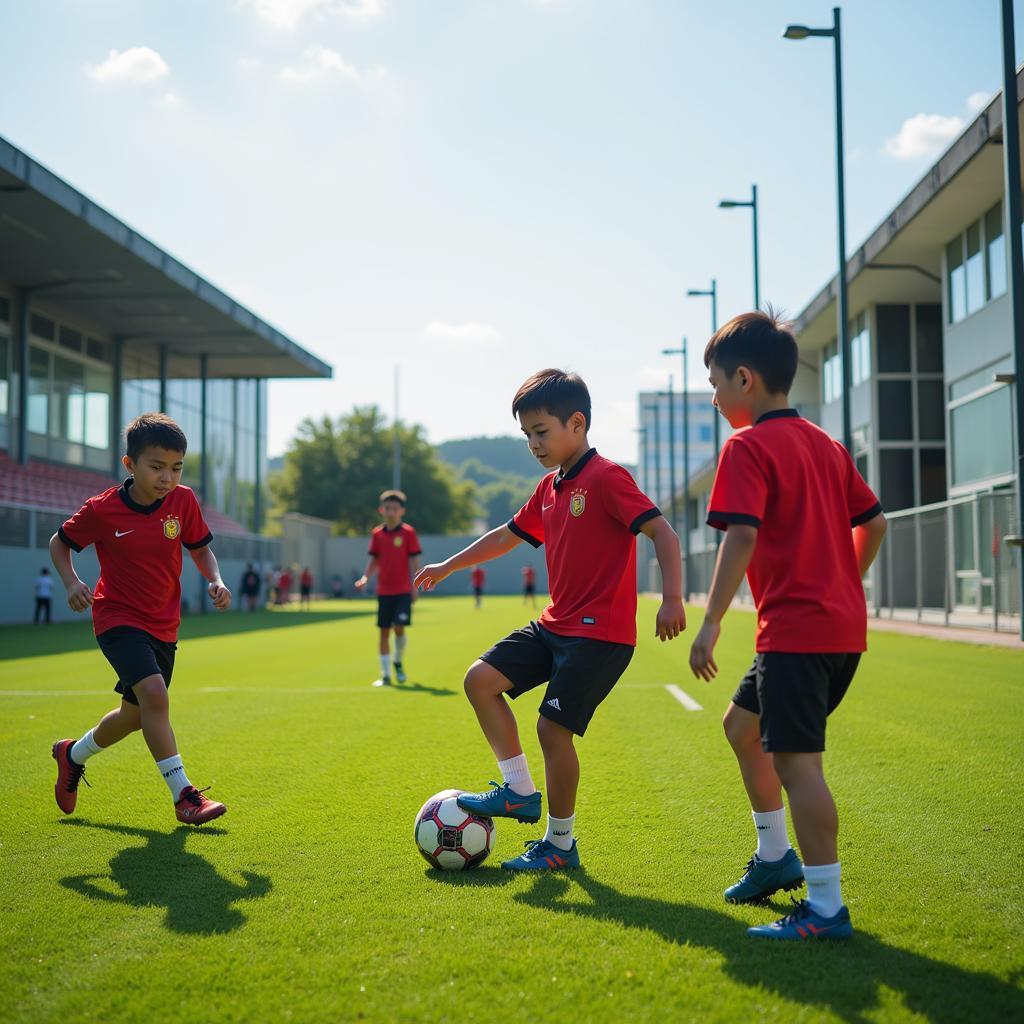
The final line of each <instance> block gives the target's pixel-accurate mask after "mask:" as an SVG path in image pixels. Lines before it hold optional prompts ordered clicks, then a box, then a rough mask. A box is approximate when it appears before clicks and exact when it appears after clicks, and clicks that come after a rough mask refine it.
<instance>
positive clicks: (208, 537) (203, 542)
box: [181, 530, 213, 551]
mask: <svg viewBox="0 0 1024 1024" xmlns="http://www.w3.org/2000/svg"><path fill="white" fill-rule="evenodd" d="M212 540H213V534H212V533H210V532H209V530H207V532H206V536H205V537H203V539H202V540H196V541H193V542H192V543H191V544H189V543H187V542H186V541H182V542H181V543H182V545H183V546H184V547H186V548H188V549H189V551H196V550H198V549H199V548H205V547H206V545H207V544H209V543H210V541H212Z"/></svg>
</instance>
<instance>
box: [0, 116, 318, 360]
mask: <svg viewBox="0 0 1024 1024" xmlns="http://www.w3.org/2000/svg"><path fill="white" fill-rule="evenodd" d="M0 282H9V283H11V284H13V285H14V286H16V287H28V288H33V289H38V291H35V292H34V293H33V299H32V301H33V304H34V305H35V304H45V305H46V306H47V307H52V308H56V309H59V310H62V311H66V312H67V314H68V315H77V316H78V317H80V318H81V319H82V320H83V321H84V322H86V323H92V324H94V325H96V326H97V328H98V329H100V328H102V329H103V330H105V331H106V332H108V333H109V334H110V335H112V336H119V337H122V338H124V339H126V340H129V341H130V342H131V343H133V344H135V343H146V342H150V343H153V344H158V343H166V344H167V346H168V350H169V354H170V357H171V358H172V360H173V359H174V357H175V356H179V357H180V356H186V357H188V356H199V355H202V354H205V355H206V356H207V357H208V366H207V372H208V373H209V375H210V376H211V377H330V376H331V375H332V373H333V370H332V369H331V367H330V366H329V365H328V364H327V363H325V362H323V361H322V360H320V359H318V358H317V357H316V356H314V355H312V354H311V353H310V352H307V351H306V350H305V349H304V348H301V347H300V346H299V345H297V344H296V343H295V342H294V341H292V340H291V339H290V338H288V337H286V336H285V335H284V334H282V333H281V332H280V331H278V330H277V329H276V328H274V327H271V326H270V324H268V323H265V322H264V321H263V320H261V319H260V318H259V317H257V316H256V315H255V314H254V313H252V312H250V311H249V310H248V309H246V308H245V307H244V306H242V305H240V304H239V303H238V302H236V301H235V300H234V299H232V298H231V297H230V296H229V295H226V294H225V293H224V292H222V291H221V290H220V289H218V288H215V287H214V286H213V285H212V284H210V283H209V282H208V281H206V280H204V279H203V278H201V277H200V276H199V275H198V274H197V273H196V272H195V271H193V270H190V269H189V268H188V267H186V266H185V265H184V264H183V263H180V262H179V261H178V260H176V259H174V257H173V256H170V255H168V254H167V253H166V252H164V251H163V250H162V249H160V248H158V247H157V246H156V245H154V244H153V243H152V242H151V241H149V240H148V239H147V238H144V237H143V236H142V235H140V234H139V233H138V232H136V231H133V230H132V229H131V228H130V227H128V225H127V224H125V223H124V222H123V221H120V220H118V219H117V217H115V216H114V215H113V214H112V213H110V212H109V211H107V210H105V209H103V207H101V206H98V205H97V204H96V203H94V202H93V201H92V200H91V199H89V198H87V197H86V196H84V195H82V193H81V192H79V191H78V190H77V189H75V188H72V186H71V185H69V184H68V183H67V182H66V181H63V180H62V179H61V178H58V177H57V175H56V174H54V173H53V172H52V171H49V170H47V168H45V167H43V166H42V165H41V164H39V163H37V162H36V161H35V160H33V159H32V158H31V157H29V156H27V155H26V154H25V153H23V152H22V151H21V150H19V149H17V148H16V147H15V146H13V145H12V144H11V143H10V142H8V141H7V140H6V139H4V138H3V137H2V136H0ZM196 362H197V360H191V359H185V360H181V365H180V366H179V367H176V368H175V373H174V376H177V377H187V376H195V375H196V373H197V371H196V370H195V369H194V368H191V367H193V366H194V364H195V363H196Z"/></svg>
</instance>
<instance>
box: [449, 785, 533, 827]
mask: <svg viewBox="0 0 1024 1024" xmlns="http://www.w3.org/2000/svg"><path fill="white" fill-rule="evenodd" d="M491 785H492V786H493V787H494V789H491V790H488V791H487V792H486V793H463V794H461V795H460V796H459V798H458V800H457V801H456V803H458V805H459V806H460V807H461V808H462V809H463V810H464V811H469V812H470V813H471V814H482V815H483V816H484V817H485V818H515V820H516V821H521V822H523V823H525V824H527V825H535V824H536V823H537V822H538V821H540V792H539V791H537V792H535V793H531V794H530V795H529V796H520V795H519V794H518V793H516V792H515V791H514V790H513V789H512V787H511V786H509V784H508V783H507V782H506V783H505V785H503V786H499V785H498V783H497V782H495V781H494V780H493V779H491Z"/></svg>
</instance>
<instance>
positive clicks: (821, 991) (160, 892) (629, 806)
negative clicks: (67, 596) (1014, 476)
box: [0, 598, 1024, 1024]
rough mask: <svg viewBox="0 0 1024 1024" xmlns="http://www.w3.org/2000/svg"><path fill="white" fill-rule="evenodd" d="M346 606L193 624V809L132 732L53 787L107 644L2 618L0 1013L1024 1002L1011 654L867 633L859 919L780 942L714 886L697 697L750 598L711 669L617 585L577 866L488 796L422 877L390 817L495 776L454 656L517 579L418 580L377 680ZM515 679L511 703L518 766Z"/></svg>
mask: <svg viewBox="0 0 1024 1024" xmlns="http://www.w3.org/2000/svg"><path fill="white" fill-rule="evenodd" d="M372 611H373V606H372V604H371V602H367V601H361V602H346V603H344V604H340V605H337V604H320V605H315V606H314V609H313V611H311V612H309V613H299V612H297V611H293V610H288V611H283V612H264V613H258V614H256V615H251V616H250V615H247V614H242V613H232V614H230V615H225V616H214V615H210V616H206V617H204V618H195V619H190V620H187V621H186V623H185V625H184V628H183V629H182V643H181V645H180V648H179V653H178V664H177V668H176V673H177V674H176V676H175V679H174V683H173V686H172V688H171V696H172V700H171V708H172V718H173V722H174V725H175V729H176V731H177V735H178V738H179V742H180V746H181V750H182V752H183V755H184V758H185V764H186V767H187V769H188V771H189V774H190V777H191V779H192V781H193V782H195V783H196V785H199V786H204V785H209V784H212V785H213V789H212V791H211V794H210V795H211V796H212V797H214V798H216V799H220V800H223V801H224V802H225V803H227V805H228V807H229V813H228V815H227V817H225V818H223V819H221V820H220V821H218V822H217V823H216V825H215V826H206V827H204V828H202V829H198V830H197V829H189V828H187V827H185V826H178V825H177V824H176V822H175V821H174V819H173V815H172V808H171V804H170V800H169V798H168V794H167V791H166V788H165V786H164V784H163V782H162V781H161V779H160V778H159V776H158V774H157V772H156V771H155V769H154V768H153V766H152V763H151V761H150V758H149V755H148V752H147V751H146V749H145V746H144V744H143V741H142V738H141V736H134V737H131V738H129V739H128V740H126V741H125V742H124V743H122V744H120V745H119V746H118V747H116V748H114V749H112V750H110V751H108V752H106V753H103V754H101V755H99V756H97V757H96V758H94V759H93V760H92V761H90V763H89V772H88V777H89V779H90V781H91V782H92V784H93V788H92V789H88V788H86V787H85V786H83V787H82V788H81V791H80V796H79V804H78V810H77V812H76V814H75V815H74V816H73V817H71V818H68V819H64V818H63V816H62V815H61V814H60V813H59V811H58V810H57V808H56V806H55V804H54V801H53V795H52V786H53V778H54V765H53V761H52V760H51V759H50V756H49V754H50V744H51V743H52V741H53V740H55V739H57V738H58V737H63V736H75V737H77V736H79V735H81V733H83V732H84V731H85V730H86V729H87V728H88V727H89V726H91V725H93V724H94V722H95V721H96V720H97V718H98V716H99V715H100V714H101V713H102V712H103V711H105V710H107V709H108V708H109V707H112V706H113V704H114V695H113V694H112V693H111V692H110V687H111V685H112V679H111V673H110V670H109V668H108V667H107V665H106V662H105V661H104V659H103V657H102V655H101V654H100V653H99V652H98V650H97V649H96V648H95V646H94V644H93V641H92V638H91V635H90V632H89V628H88V625H87V624H86V623H82V624H81V625H79V624H73V625H61V626H52V627H49V628H38V629H33V628H31V627H27V628H12V629H4V630H0V691H3V693H2V695H0V779H2V783H3V793H4V800H3V804H2V809H0V832H2V844H3V846H2V849H0V862H2V870H0V921H2V927H0V935H2V940H0V954H2V958H0V1019H3V1020H18V1021H37V1020H53V1021H58V1020H59V1021H66V1020H73V1021H75V1022H76V1024H77V1022H82V1021H93V1020H95V1021H115V1020H143V1019H154V1020H157V1019H159V1020H168V1019H170V1020H188V1021H200V1020H222V1021H234V1020H261V1021H273V1020H289V1019H293V1020H296V1021H337V1020H343V1019H344V1020H349V1019H367V1020H410V1021H412V1020H423V1021H427V1020H430V1021H435V1020H467V1019H474V1018H483V1019H491V1020H498V1021H504V1020H521V1019H525V1018H526V1017H527V1016H529V1017H535V1018H540V1017H545V1016H548V1015H549V1008H551V1007H560V1008H561V1009H560V1011H559V1015H562V1013H563V1011H566V1010H567V1011H568V1012H569V1013H570V1016H571V1018H572V1019H589V1020H591V1021H600V1020H616V1021H630V1020H638V1021H640V1020H643V1021H650V1020H672V1021H685V1020H701V1021H704V1020H723V1021H734V1020H747V1019H750V1018H752V1017H756V1018H763V1019H775V1020H781V1021H787V1022H788V1021H803V1020H843V1021H861V1020H863V1021H883V1020H884V1021H900V1020H907V1021H909V1020H915V1021H919V1020H933V1021H953V1020H965V1021H966V1020H969V1021H972V1022H975V1021H979V1020H983V1021H994V1020H1004V1019H1011V1018H1013V1017H1016V1019H1021V1016H1022V1014H1024V992H1022V987H1021V979H1022V967H1024V954H1022V952H1021V942H1020V936H1021V931H1022V921H1021V916H1022V915H1021V899H1020V877H1021V875H1020V872H1021V854H1022V852H1024V849H1022V832H1021V820H1020V800H1019V766H1020V755H1021V740H1020V737H1021V735H1022V726H1024V721H1022V718H1024V715H1022V696H1021V687H1022V681H1024V679H1022V676H1024V673H1022V667H1024V658H1022V655H1021V653H1020V652H1019V651H1011V650H1000V649H995V648H981V647H973V646H966V645H960V644H954V643H944V642H939V641H932V640H927V639H920V638H914V637H903V636H898V635H893V634H875V635H873V636H872V637H871V650H870V652H869V654H868V656H867V657H866V658H865V660H864V662H863V664H862V668H861V671H860V673H859V674H858V677H857V679H856V681H855V683H854V685H853V687H852V689H851V691H850V694H849V696H848V697H847V699H846V701H845V702H844V704H843V705H842V707H841V708H840V709H839V711H838V712H837V714H836V715H835V717H834V719H833V721H832V723H831V724H830V727H829V745H830V752H829V754H828V755H827V767H828V774H829V778H830V781H831V783H832V786H833V789H834V792H835V795H836V798H837V801H838V804H839V808H840V815H841V819H842V834H841V836H840V840H841V859H842V861H843V869H844V895H845V897H846V900H847V902H848V904H849V906H850V908H851V912H852V914H853V920H854V925H855V927H856V929H857V934H856V936H855V937H854V939H853V940H852V941H851V942H849V943H847V944H826V943H822V944H819V945H815V946H807V945H799V946H791V945H785V946H779V945H774V944H756V943H755V942H754V941H753V940H750V939H748V938H747V937H746V935H745V934H744V929H745V928H746V926H747V925H749V924H752V923H761V922H764V921H769V920H772V919H774V918H775V917H777V916H779V915H780V914H781V913H782V912H784V911H785V909H786V907H787V906H788V902H787V901H784V900H779V901H778V902H776V903H775V904H774V905H772V906H770V907H732V906H727V905H725V904H724V903H723V902H722V896H721V893H722V890H723V889H724V888H725V886H726V885H728V884H729V883H731V882H732V881H734V880H735V879H736V878H737V877H738V876H739V874H740V873H741V871H742V868H743V865H744V862H745V861H746V859H747V857H748V856H749V855H750V852H751V850H752V848H753V829H752V825H751V820H750V815H749V809H748V807H747V804H746V801H745V799H744V796H743V792H742V789H741V786H740V782H739V778H738V774H737V771H736V768H735V765H734V763H733V760H732V755H731V753H730V752H729V750H728V748H727V746H726V744H725V741H724V739H723V737H722V735H721V728H720V724H719V719H720V716H721V712H722V710H723V709H724V707H725V705H726V703H727V701H728V699H729V696H730V694H731V692H732V688H733V687H734V685H735V683H736V681H737V679H738V678H739V677H740V675H741V674H742V672H743V671H744V670H745V669H746V667H747V665H748V663H749V659H750V652H751V641H752V629H753V624H752V616H750V615H748V614H743V613H737V612H732V613H730V615H729V617H728V619H727V620H726V628H725V631H724V636H723V639H722V641H721V644H720V648H719V658H718V663H719V666H720V668H721V675H720V679H719V681H717V682H716V683H714V684H711V685H708V684H704V683H701V682H697V681H695V680H693V678H692V677H691V676H690V675H689V672H688V671H687V670H686V667H685V666H686V657H687V653H688V649H689V639H688V637H689V634H688V635H687V636H685V637H684V638H682V639H680V640H677V641H675V642H673V643H671V644H664V645H662V644H659V643H658V642H657V641H656V640H654V639H653V638H652V637H651V636H650V634H651V633H652V631H653V621H654V612H655V605H654V603H653V602H651V601H649V600H644V601H642V602H641V607H640V622H641V633H642V636H641V642H640V646H639V648H638V650H637V654H636V657H635V658H634V660H633V663H632V665H631V666H630V669H629V671H628V673H627V674H626V676H625V677H624V678H623V680H622V682H621V683H620V684H619V686H618V687H617V688H616V690H615V691H614V693H613V695H612V696H611V697H610V698H609V700H608V701H607V702H606V704H605V705H604V706H603V707H602V708H601V710H600V711H599V713H598V714H597V716H596V718H595V719H594V722H593V724H592V725H591V728H590V731H589V733H588V735H587V737H586V738H585V740H583V741H582V742H581V743H580V745H579V749H580V753H581V759H582V764H583V779H582V785H581V791H580V799H579V804H578V808H577V814H578V817H577V820H578V833H577V834H578V836H579V839H580V851H581V855H582V859H583V863H584V866H585V870H583V871H580V872H575V873H572V874H571V875H564V874H563V875H545V876H543V877H522V876H516V877H512V876H510V875H509V874H507V873H504V872H502V871H501V870H500V869H499V867H498V863H499V861H500V860H502V859H504V858H506V857H509V856H512V855H514V854H515V853H516V852H518V850H519V849H520V848H521V843H522V842H523V841H524V840H526V839H528V838H534V837H537V836H539V835H540V834H541V828H542V826H540V827H530V826H523V825H518V824H516V823H513V822H508V821H503V820H502V821H499V822H498V834H497V842H496V849H495V851H494V852H493V853H492V855H491V858H490V860H489V861H488V862H487V863H485V864H484V865H483V866H482V867H481V868H478V869H477V870H475V871H471V872H465V873H458V874H447V875H442V874H440V873H438V872H433V871H430V870H429V869H427V868H426V866H425V865H424V863H423V861H422V860H421V859H420V857H419V855H418V854H417V852H416V849H415V846H414V843H413V838H412V824H413V816H414V814H415V812H416V810H417V809H418V808H419V806H420V804H421V803H422V802H423V800H424V799H425V798H426V797H427V796H429V795H430V794H431V793H433V792H435V791H437V790H440V789H444V788H446V787H449V786H459V787H462V788H472V789H475V788H482V787H483V786H484V785H485V784H486V782H487V780H488V779H490V778H492V777H494V776H495V774H496V771H495V766H494V763H493V760H492V758H491V755H490V752H489V750H488V749H487V747H486V745H485V742H484V740H483V738H482V737H481V736H480V733H479V731H478V729H477V725H476V721H475V718H474V716H473V713H472V711H471V709H470V707H469V705H468V703H467V702H466V701H465V699H464V697H463V696H462V692H461V680H462V675H463V672H464V670H465V668H466V666H467V665H468V664H469V663H470V662H471V661H472V660H473V658H474V657H475V656H476V655H477V654H478V653H480V652H481V651H482V650H484V649H485V648H486V647H487V646H489V645H490V643H491V642H492V641H494V640H496V639H498V638H499V637H501V636H503V635H504V634H505V633H506V632H508V631H509V630H510V629H512V628H514V627H516V626H518V625H521V624H522V623H523V622H524V621H525V619H526V615H525V613H524V609H523V607H522V604H521V602H520V601H519V600H517V599H513V598H488V599H487V600H486V601H485V606H484V609H483V610H482V611H479V612H478V611H474V609H473V608H472V607H471V602H470V600H469V599H467V598H446V599H443V600H439V599H428V600H424V601H421V602H420V603H419V604H417V606H416V613H415V620H416V624H415V627H414V628H413V630H412V638H411V642H410V646H409V652H408V655H407V659H406V660H407V667H408V670H409V672H410V681H411V682H412V684H413V685H411V686H409V687H406V688H405V689H404V690H403V689H398V688H395V689H392V690H387V691H381V690H374V689H372V688H371V687H370V686H369V683H370V681H371V680H372V679H373V678H374V677H375V675H376V674H377V659H376V653H375V646H376V641H375V626H374V619H373V617H372ZM690 621H691V632H692V630H693V629H694V628H695V627H696V625H698V624H699V622H700V612H699V611H697V610H692V611H691V615H690ZM670 682H675V683H677V684H679V685H681V686H682V687H683V688H684V689H685V690H686V691H687V692H688V693H690V694H691V695H693V696H694V697H696V698H697V699H698V700H699V701H700V703H702V704H703V705H704V706H705V710H704V711H701V712H688V711H686V710H684V709H683V708H682V707H681V706H680V705H679V704H678V703H677V702H676V701H675V700H674V699H673V698H672V697H671V696H670V695H669V694H668V693H667V692H666V691H665V689H664V684H666V683H670ZM541 692H542V691H538V692H537V693H536V694H531V695H528V696H526V697H524V698H522V699H521V700H519V701H517V702H516V704H515V705H514V707H515V710H516V713H517V716H518V718H519V721H520V725H521V730H522V735H523V738H524V742H525V747H526V750H527V753H528V755H529V757H530V762H531V765H532V767H533V770H534V772H535V773H536V774H537V775H538V777H539V776H541V775H542V762H541V757H540V751H539V749H538V745H537V741H536V736H535V732H534V723H535V720H536V707H537V705H538V704H539V702H540V700H539V698H540V693H541Z"/></svg>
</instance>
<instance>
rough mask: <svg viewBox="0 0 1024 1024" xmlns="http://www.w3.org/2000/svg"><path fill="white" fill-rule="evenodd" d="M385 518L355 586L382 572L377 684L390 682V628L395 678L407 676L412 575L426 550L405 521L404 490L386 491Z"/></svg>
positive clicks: (380, 509) (382, 503)
mask: <svg viewBox="0 0 1024 1024" xmlns="http://www.w3.org/2000/svg"><path fill="white" fill-rule="evenodd" d="M377 512H378V513H379V514H380V517H381V519H383V520H384V522H383V523H382V524H381V525H380V526H377V527H374V530H373V533H371V534H370V548H369V552H368V554H369V556H370V560H369V562H367V564H366V570H365V572H364V573H363V575H362V576H360V577H359V579H357V580H356V582H355V588H356V590H362V589H363V588H364V587H365V586H366V584H367V583H369V582H370V580H371V579H372V578H373V577H374V576H377V575H379V576H380V580H379V581H378V583H377V628H378V629H379V630H380V646H379V647H378V650H379V652H380V678H379V679H377V680H375V681H374V684H373V685H374V686H390V685H391V630H392V629H394V631H395V679H396V680H397V681H398V682H399V683H404V682H405V680H406V675H405V668H404V667H403V660H404V658H405V645H406V643H407V642H408V637H406V635H405V630H406V627H407V626H411V625H412V603H413V601H415V600H416V595H415V593H414V592H413V587H412V582H411V580H412V577H413V576H414V575H415V574H416V573H417V572H419V568H420V559H419V556H420V555H421V554H422V553H423V552H422V550H421V549H420V540H419V537H417V536H416V531H415V530H414V529H413V528H412V527H411V526H410V525H409V524H408V523H403V522H402V517H403V516H404V515H405V494H404V493H403V492H402V491H385V492H384V493H383V494H382V495H381V496H380V506H379V507H378V509H377Z"/></svg>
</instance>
